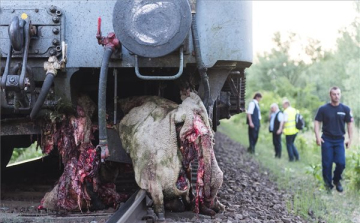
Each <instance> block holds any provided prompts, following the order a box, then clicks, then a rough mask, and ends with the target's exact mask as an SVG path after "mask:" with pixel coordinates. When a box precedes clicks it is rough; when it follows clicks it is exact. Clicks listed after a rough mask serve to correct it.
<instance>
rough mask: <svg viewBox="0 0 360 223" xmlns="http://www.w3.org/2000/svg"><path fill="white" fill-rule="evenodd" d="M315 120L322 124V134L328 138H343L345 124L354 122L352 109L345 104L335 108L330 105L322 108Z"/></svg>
mask: <svg viewBox="0 0 360 223" xmlns="http://www.w3.org/2000/svg"><path fill="white" fill-rule="evenodd" d="M315 120H316V121H319V122H322V132H323V134H324V135H326V136H331V137H342V136H344V135H345V123H348V122H352V121H353V117H352V115H351V112H350V108H349V107H348V106H346V105H344V104H341V103H340V104H339V105H338V106H333V105H331V104H330V103H328V104H325V105H323V106H321V107H320V108H319V110H318V112H317V114H316V116H315Z"/></svg>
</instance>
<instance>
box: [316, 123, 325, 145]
mask: <svg viewBox="0 0 360 223" xmlns="http://www.w3.org/2000/svg"><path fill="white" fill-rule="evenodd" d="M314 131H315V138H316V144H317V145H318V146H321V143H323V142H324V140H323V139H322V138H321V136H320V122H319V121H316V120H315V122H314Z"/></svg>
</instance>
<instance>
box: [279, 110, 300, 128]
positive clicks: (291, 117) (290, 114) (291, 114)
mask: <svg viewBox="0 0 360 223" xmlns="http://www.w3.org/2000/svg"><path fill="white" fill-rule="evenodd" d="M284 114H286V116H287V121H286V122H285V124H284V130H283V132H284V135H294V134H296V133H298V132H299V130H298V129H297V128H296V122H295V116H296V109H295V108H293V107H290V106H289V107H288V108H287V109H285V110H284Z"/></svg>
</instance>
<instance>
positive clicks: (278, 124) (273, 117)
mask: <svg viewBox="0 0 360 223" xmlns="http://www.w3.org/2000/svg"><path fill="white" fill-rule="evenodd" d="M283 126H284V114H283V113H282V112H281V111H280V109H279V106H278V105H277V104H276V103H273V104H271V106H270V125H269V131H270V132H272V138H273V144H274V148H275V158H279V159H280V158H281V149H282V148H281V133H282V128H283Z"/></svg>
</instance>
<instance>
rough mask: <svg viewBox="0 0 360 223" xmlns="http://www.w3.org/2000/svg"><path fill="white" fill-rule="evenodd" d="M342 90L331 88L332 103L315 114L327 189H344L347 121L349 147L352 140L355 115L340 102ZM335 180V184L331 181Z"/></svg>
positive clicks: (316, 132) (317, 141) (347, 145)
mask: <svg viewBox="0 0 360 223" xmlns="http://www.w3.org/2000/svg"><path fill="white" fill-rule="evenodd" d="M340 98H341V90H340V88H338V87H332V88H331V89H330V103H327V104H325V105H323V106H321V107H320V108H319V110H318V112H317V114H316V116H315V122H314V130H315V137H316V143H317V144H318V145H319V146H321V158H322V174H323V179H324V183H325V187H326V189H327V190H329V191H330V190H331V189H332V188H333V184H334V185H335V187H336V190H337V191H339V192H342V191H343V187H342V185H341V183H340V180H341V174H342V172H343V171H344V169H345V147H344V141H345V139H344V136H345V123H347V132H348V141H347V142H346V143H345V145H346V148H349V147H350V145H351V140H352V125H353V124H352V123H353V121H354V120H353V117H352V114H351V110H350V108H349V107H348V106H346V105H344V104H342V103H340ZM321 123H322V136H320V133H319V132H320V124H321ZM333 162H334V163H335V164H336V167H335V170H334V177H333V178H332V165H333ZM331 181H333V184H332V183H331Z"/></svg>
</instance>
